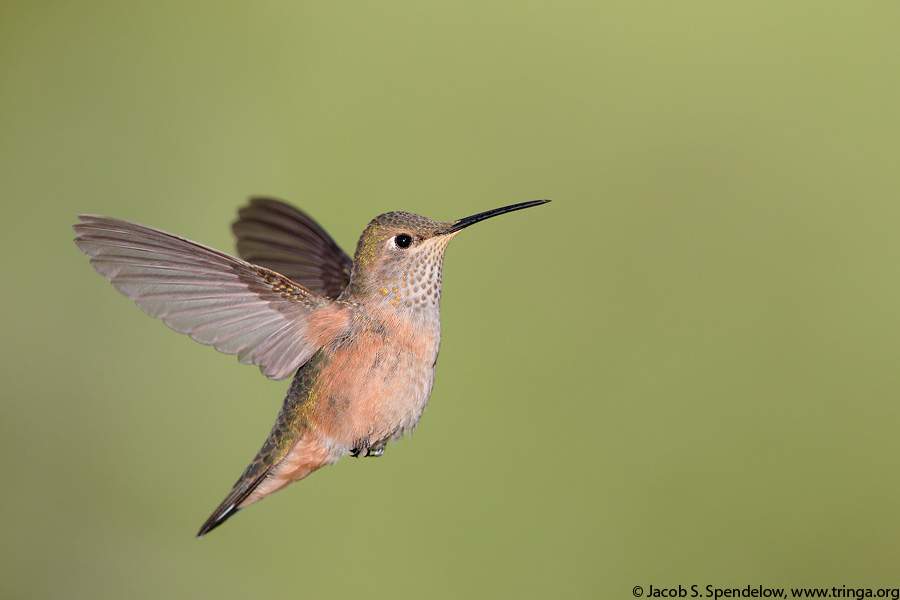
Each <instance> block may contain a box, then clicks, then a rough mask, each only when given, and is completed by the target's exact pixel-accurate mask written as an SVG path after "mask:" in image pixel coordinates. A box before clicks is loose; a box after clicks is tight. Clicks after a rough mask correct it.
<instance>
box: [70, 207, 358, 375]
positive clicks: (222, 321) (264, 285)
mask: <svg viewBox="0 0 900 600" xmlns="http://www.w3.org/2000/svg"><path fill="white" fill-rule="evenodd" d="M79 219H81V223H78V224H77V225H75V226H74V229H75V231H76V232H77V234H78V235H77V237H76V238H75V243H76V244H77V245H78V247H79V248H80V249H81V251H82V252H84V253H85V254H87V255H88V257H90V259H91V265H93V267H94V268H95V269H96V270H97V272H98V273H100V274H101V275H103V276H104V277H106V278H107V279H109V280H110V282H112V284H113V286H114V287H115V288H116V289H117V290H119V292H121V293H122V294H123V295H125V296H127V297H129V298H131V299H132V300H134V301H135V302H136V303H137V305H138V306H140V307H141V308H142V309H143V310H144V312H146V313H147V314H149V315H150V316H152V317H157V318H159V319H162V320H163V321H164V322H165V323H166V325H168V326H169V327H171V328H172V329H174V330H175V331H178V332H181V333H186V334H188V335H189V336H191V337H192V338H193V339H195V340H197V341H198V342H201V343H203V344H209V345H212V346H214V347H215V348H216V349H217V350H219V351H220V352H224V353H226V354H237V355H238V360H240V362H242V363H244V364H254V365H258V366H259V368H260V370H261V371H262V372H263V373H264V374H265V375H266V376H267V377H269V378H271V379H284V378H285V377H287V376H288V375H290V374H291V373H293V372H294V371H295V370H296V369H298V368H299V367H300V366H302V365H303V364H304V363H305V362H306V361H307V360H309V358H310V356H312V355H313V354H314V353H315V352H316V350H318V349H319V348H321V347H322V346H323V345H324V344H326V343H327V342H328V341H330V340H332V339H334V338H335V337H336V336H338V335H340V334H341V332H342V331H343V330H344V328H345V327H346V325H347V323H348V320H349V315H348V311H347V310H345V308H346V307H345V305H343V304H342V303H338V302H335V301H333V300H329V299H328V298H325V297H323V296H320V295H318V294H315V293H313V292H310V291H309V290H307V289H305V288H303V287H302V286H299V285H297V284H296V283H294V282H293V281H291V280H290V279H288V278H287V277H284V276H282V275H280V274H278V273H276V272H274V271H271V270H269V269H266V268H264V267H260V266H257V265H252V264H250V263H248V262H245V261H242V260H239V259H237V258H233V257H231V256H228V255H227V254H224V253H222V252H219V251H217V250H213V249H212V248H209V247H207V246H203V245H201V244H198V243H196V242H192V241H190V240H187V239H184V238H181V237H177V236H174V235H171V234H169V233H166V232H164V231H160V230H158V229H153V228H151V227H144V226H143V225H138V224H137V223H131V222H129V221H123V220H121V219H114V218H111V217H101V216H94V215H82V216H80V217H79Z"/></svg>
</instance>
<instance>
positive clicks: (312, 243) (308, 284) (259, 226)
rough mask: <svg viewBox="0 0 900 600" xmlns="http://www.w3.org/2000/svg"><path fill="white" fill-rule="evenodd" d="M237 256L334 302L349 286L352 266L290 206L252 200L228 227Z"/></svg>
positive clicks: (315, 226)
mask: <svg viewBox="0 0 900 600" xmlns="http://www.w3.org/2000/svg"><path fill="white" fill-rule="evenodd" d="M231 229H232V231H233V232H234V235H235V236H236V237H237V251H238V256H240V257H241V258H243V259H244V260H247V261H250V262H252V263H254V264H257V265H262V266H264V267H266V268H269V269H272V270H273V271H276V272H278V273H282V274H283V275H285V276H287V277H289V278H290V279H291V280H293V281H296V282H297V283H299V284H300V285H302V286H303V287H305V288H307V289H308V290H311V291H313V292H316V293H317V294H322V295H323V296H328V297H329V298H337V297H338V296H340V295H341V292H343V291H344V288H345V287H347V284H348V283H349V282H350V270H351V269H352V267H353V261H352V260H351V259H350V257H349V256H347V255H346V254H345V253H344V251H343V250H341V249H340V247H339V246H338V245H337V244H336V243H335V241H334V240H333V239H331V236H329V235H328V234H327V233H326V232H325V230H324V229H322V228H321V227H320V226H319V224H318V223H316V222H315V221H313V220H312V218H310V217H309V216H308V215H307V214H305V213H303V212H302V211H300V210H298V209H296V208H294V207H293V206H291V205H289V204H286V203H284V202H281V201H280V200H274V199H271V198H253V199H251V200H250V204H249V205H247V206H245V207H243V208H241V209H240V210H239V211H238V220H237V221H235V223H234V224H233V225H232V226H231Z"/></svg>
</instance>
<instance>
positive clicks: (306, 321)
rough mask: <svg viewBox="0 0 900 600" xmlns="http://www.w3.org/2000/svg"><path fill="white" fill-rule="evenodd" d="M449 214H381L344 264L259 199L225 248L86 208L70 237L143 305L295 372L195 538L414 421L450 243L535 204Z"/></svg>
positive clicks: (272, 203)
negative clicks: (256, 445)
mask: <svg viewBox="0 0 900 600" xmlns="http://www.w3.org/2000/svg"><path fill="white" fill-rule="evenodd" d="M545 202H549V200H535V201H533V202H523V203H521V204H513V205H511V206H505V207H503V208H497V209H494V210H489V211H487V212H483V213H479V214H477V215H473V216H471V217H466V218H463V219H459V220H456V221H432V220H431V219H426V218H425V217H421V216H419V215H415V214H412V213H408V212H389V213H385V214H383V215H379V216H377V217H375V218H374V219H373V220H372V221H371V222H370V223H369V224H368V226H366V228H365V230H364V231H363V233H362V236H360V238H359V242H358V243H357V245H356V254H355V256H354V258H353V260H350V257H348V256H347V255H346V254H345V253H344V252H343V251H341V249H340V248H339V247H338V245H337V244H336V243H335V242H334V240H332V239H331V237H330V236H329V235H328V234H327V233H326V232H325V230H324V229H322V228H321V227H320V226H319V225H318V224H317V223H316V222H315V221H314V220H313V219H312V218H310V217H309V216H308V215H306V214H305V213H303V212H301V211H300V210H298V209H296V208H294V207H292V206H290V205H288V204H285V203H283V202H280V201H278V200H272V199H267V198H254V199H252V200H251V201H250V204H249V205H248V206H246V207H244V208H242V209H240V211H239V212H238V215H239V216H238V220H237V221H236V222H235V223H234V224H233V225H232V230H233V231H234V234H235V236H236V237H237V240H238V241H237V249H238V254H239V255H240V256H241V257H242V258H243V259H244V260H241V259H237V258H234V257H231V256H229V255H227V254H225V253H223V252H219V251H218V250H213V249H212V248H209V247H207V246H203V245H201V244H198V243H196V242H192V241H190V240H187V239H185V238H181V237H178V236H174V235H171V234H169V233H166V232H164V231H160V230H158V229H153V228H151V227H145V226H143V225H139V224H137V223H132V222H129V221H123V220H121V219H115V218H112V217H102V216H95V215H81V216H79V219H80V220H81V222H80V223H78V224H77V225H75V226H74V229H75V231H76V232H77V237H76V238H75V243H76V244H77V245H78V248H79V249H80V250H81V251H82V252H84V253H85V254H86V255H87V256H88V257H90V260H91V265H93V267H94V269H96V270H97V272H98V273H100V274H101V275H103V276H104V277H106V278H107V279H109V280H110V282H112V284H113V286H114V287H115V288H116V289H117V290H118V291H119V292H121V293H122V294H123V295H125V296H127V297H128V298H131V299H132V300H134V301H135V302H136V303H137V305H138V306H140V307H141V308H142V309H143V310H144V311H145V312H146V313H147V314H149V315H150V316H152V317H157V318H159V319H162V320H163V322H164V323H165V324H166V325H168V326H169V327H171V328H172V329H174V330H175V331H178V332H181V333H186V334H188V335H189V336H191V337H192V338H193V339H195V340H197V341H198V342H201V343H203V344H209V345H212V346H213V347H215V348H216V349H217V350H219V351H220V352H224V353H226V354H237V356H238V360H239V361H240V362H242V363H245V364H254V365H257V366H259V368H260V370H261V371H262V372H263V373H264V374H265V375H266V376H267V377H269V378H270V379H284V378H286V377H288V376H289V375H291V374H294V379H293V381H292V382H291V385H290V388H289V389H288V392H287V396H286V397H285V399H284V403H283V405H282V407H281V410H280V412H279V413H278V417H277V419H276V421H275V426H274V427H273V428H272V431H271V433H269V437H268V438H267V439H266V441H265V443H264V444H263V446H262V448H261V449H260V450H259V452H258V453H257V455H256V458H254V459H253V461H252V462H251V463H250V465H249V466H248V467H247V468H246V470H245V471H244V474H243V475H241V477H240V479H238V481H237V483H235V484H234V487H232V489H231V492H230V493H229V494H228V495H227V496H226V497H225V500H223V501H222V503H221V504H220V505H219V507H218V508H216V510H215V511H214V512H213V513H212V515H211V516H210V517H209V519H207V520H206V522H205V523H204V524H203V526H202V527H201V528H200V531H199V532H198V533H197V537H200V536H202V535H204V534H206V533H208V532H209V531H211V530H212V529H214V528H216V527H218V526H219V525H221V524H222V523H223V522H225V520H226V519H228V518H229V517H231V516H232V515H234V514H235V513H236V512H238V511H239V510H241V509H242V508H244V507H245V506H248V505H250V504H253V503H254V502H256V501H258V500H261V499H262V498H265V497H266V496H268V495H269V494H272V493H274V492H277V491H278V490H280V489H281V488H283V487H285V486H287V485H288V484H290V483H293V482H294V481H298V480H300V479H303V478H304V477H306V476H307V475H309V474H310V473H312V472H313V471H315V470H316V469H318V468H320V467H323V466H325V465H330V464H332V463H335V462H337V460H338V459H339V458H340V457H341V456H342V455H344V454H348V455H350V456H356V457H358V456H381V455H382V454H383V453H384V449H385V446H386V444H387V442H388V441H389V440H397V439H398V438H400V437H402V436H403V434H404V433H406V432H408V431H411V430H412V429H413V428H414V427H415V426H416V425H417V424H418V422H419V419H420V418H421V416H422V413H423V411H424V410H425V406H426V404H427V403H428V397H429V396H430V395H431V389H432V385H433V384H434V369H435V364H436V363H437V355H438V347H439V346H440V341H441V322H440V298H441V278H442V266H443V262H444V251H445V250H446V249H447V244H448V243H449V242H450V240H452V239H453V238H454V237H455V236H456V235H457V234H458V233H459V232H460V231H462V230H463V229H464V228H466V227H468V226H469V225H472V224H473V223H478V222H479V221H483V220H484V219H488V218H490V217H494V216H497V215H501V214H504V213H508V212H512V211H514V210H520V209H523V208H529V207H532V206H537V205H539V204H544V203H545Z"/></svg>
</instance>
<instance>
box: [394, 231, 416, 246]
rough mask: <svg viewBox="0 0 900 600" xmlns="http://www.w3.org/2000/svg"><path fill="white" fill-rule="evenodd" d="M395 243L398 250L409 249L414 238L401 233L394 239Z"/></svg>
mask: <svg viewBox="0 0 900 600" xmlns="http://www.w3.org/2000/svg"><path fill="white" fill-rule="evenodd" d="M394 243H395V244H397V247H398V248H409V246H410V244H412V238H411V237H410V236H409V235H407V234H405V233H401V234H400V235H398V236H397V237H395V238H394Z"/></svg>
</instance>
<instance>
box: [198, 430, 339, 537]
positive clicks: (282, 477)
mask: <svg viewBox="0 0 900 600" xmlns="http://www.w3.org/2000/svg"><path fill="white" fill-rule="evenodd" d="M277 429H278V427H277V424H276V429H274V430H273V434H274V433H275V432H276V430H277ZM282 441H283V440H282ZM278 446H279V444H278V439H277V436H275V437H273V435H270V436H269V439H268V440H266V443H265V444H264V445H263V447H262V448H261V449H260V451H259V454H257V455H256V459H255V460H254V461H253V462H252V463H250V465H249V466H248V467H247V470H246V471H244V474H243V475H242V476H241V478H240V479H238V481H237V483H235V484H234V487H233V488H231V492H229V494H228V496H226V497H225V500H223V501H222V503H221V504H219V507H218V508H216V510H214V511H213V514H211V515H210V516H209V518H208V519H207V520H206V522H205V523H203V526H202V527H200V531H198V532H197V537H201V536H203V535H205V534H207V533H209V532H210V531H212V530H213V529H215V528H216V527H218V526H219V525H221V524H222V523H224V522H225V521H226V520H227V519H228V518H229V517H231V516H232V515H234V514H235V513H237V512H238V511H239V510H241V509H242V508H244V507H245V506H249V505H251V504H253V503H254V502H256V501H257V500H262V499H263V498H265V497H266V496H268V495H269V494H273V493H275V492H277V491H278V490H280V489H281V488H283V487H285V486H286V485H288V484H290V483H293V482H294V481H299V480H300V479H303V478H304V477H306V476H307V475H309V474H310V473H312V472H313V471H315V470H316V469H318V468H320V467H324V466H325V465H327V464H331V463H333V462H335V461H337V459H338V457H339V456H340V455H339V454H337V455H336V454H334V453H333V452H331V451H330V450H329V449H328V448H327V447H325V446H324V445H322V444H320V443H319V441H318V439H316V436H315V435H313V434H311V433H310V432H308V431H305V432H303V434H302V435H301V436H300V438H299V439H298V440H296V442H295V443H294V444H293V445H292V446H290V449H289V450H288V451H287V452H285V453H281V452H277V451H274V448H277V447H278ZM282 447H283V446H282ZM279 455H280V456H279Z"/></svg>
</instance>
